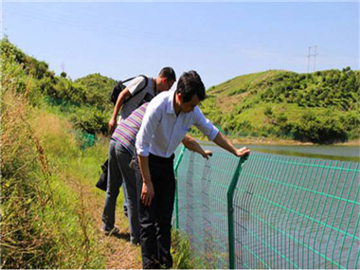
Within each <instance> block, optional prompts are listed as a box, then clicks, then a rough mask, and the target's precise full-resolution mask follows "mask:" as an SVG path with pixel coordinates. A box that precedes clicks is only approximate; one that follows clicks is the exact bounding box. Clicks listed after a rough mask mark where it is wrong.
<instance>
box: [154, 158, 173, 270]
mask: <svg viewBox="0 0 360 270" xmlns="http://www.w3.org/2000/svg"><path fill="white" fill-rule="evenodd" d="M161 163H162V164H161V169H160V168H159V167H158V169H157V170H156V172H154V173H155V174H157V178H158V179H160V181H159V182H158V189H157V195H158V207H157V212H156V217H157V227H158V228H157V229H158V231H157V243H158V257H159V260H160V264H161V266H162V267H165V268H171V267H172V264H173V260H172V256H171V253H170V247H171V219H172V213H173V208H174V199H175V175H174V169H173V162H172V159H170V160H167V162H161ZM159 172H161V173H159ZM155 194H156V193H155Z"/></svg>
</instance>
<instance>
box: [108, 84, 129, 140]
mask: <svg viewBox="0 0 360 270" xmlns="http://www.w3.org/2000/svg"><path fill="white" fill-rule="evenodd" d="M128 96H130V91H129V89H128V88H127V87H126V88H125V89H124V90H123V91H121V93H120V94H119V96H118V98H117V100H116V103H115V107H114V110H113V114H112V116H111V119H110V121H109V130H110V133H113V131H114V129H115V127H116V119H117V116H118V113H119V111H120V108H121V107H122V105H123V104H124V102H125V100H126V98H127V97H128Z"/></svg>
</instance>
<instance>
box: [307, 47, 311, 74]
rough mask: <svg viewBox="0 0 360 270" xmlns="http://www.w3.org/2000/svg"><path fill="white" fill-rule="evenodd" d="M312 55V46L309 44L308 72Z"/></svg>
mask: <svg viewBox="0 0 360 270" xmlns="http://www.w3.org/2000/svg"><path fill="white" fill-rule="evenodd" d="M310 57H311V46H309V53H308V56H307V58H308V73H310Z"/></svg>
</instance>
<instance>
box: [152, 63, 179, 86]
mask: <svg viewBox="0 0 360 270" xmlns="http://www.w3.org/2000/svg"><path fill="white" fill-rule="evenodd" d="M174 82H176V75H175V71H174V70H173V69H172V68H171V67H164V68H163V69H162V70H160V73H159V75H158V77H157V78H156V89H157V91H158V92H162V91H167V90H169V89H170V88H171V87H172V85H173V84H174Z"/></svg>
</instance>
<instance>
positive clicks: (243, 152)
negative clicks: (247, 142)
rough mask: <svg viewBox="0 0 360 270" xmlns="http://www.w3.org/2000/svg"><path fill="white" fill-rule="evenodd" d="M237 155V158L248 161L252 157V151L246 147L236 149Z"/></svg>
mask: <svg viewBox="0 0 360 270" xmlns="http://www.w3.org/2000/svg"><path fill="white" fill-rule="evenodd" d="M235 155H236V156H237V157H244V158H245V159H246V158H248V156H249V155H250V149H248V148H246V147H243V148H240V149H236V154H235Z"/></svg>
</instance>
